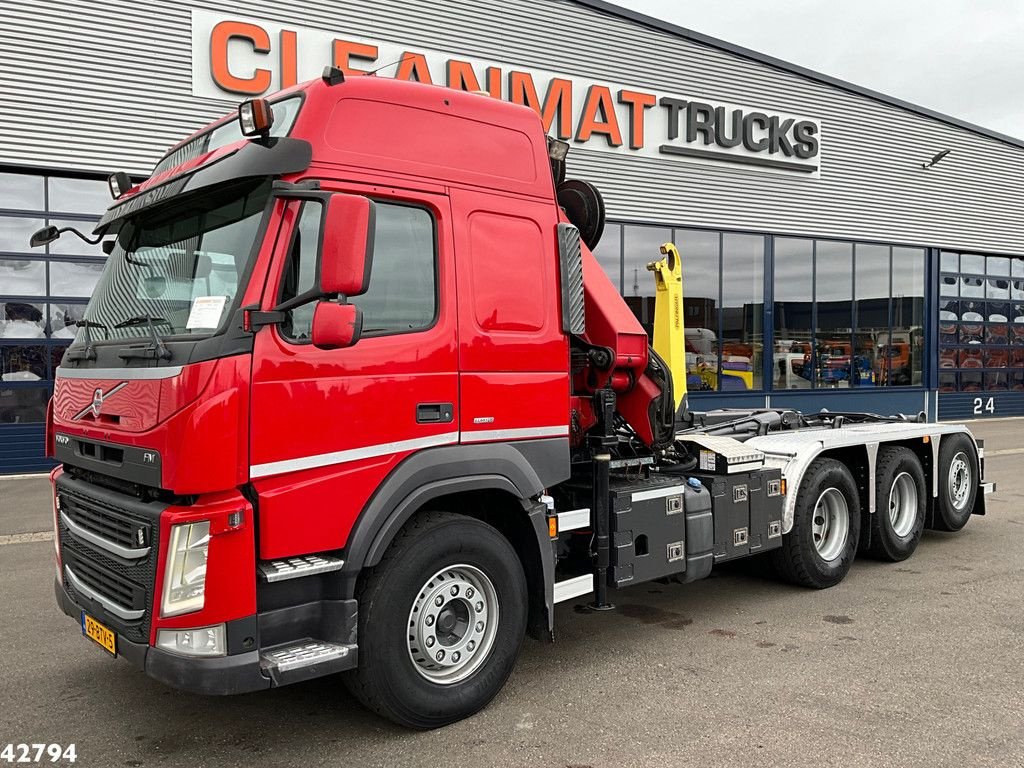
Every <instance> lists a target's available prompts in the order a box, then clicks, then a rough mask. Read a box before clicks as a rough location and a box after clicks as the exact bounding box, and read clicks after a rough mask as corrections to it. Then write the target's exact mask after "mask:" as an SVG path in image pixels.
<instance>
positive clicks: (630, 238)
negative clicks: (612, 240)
mask: <svg viewBox="0 0 1024 768" xmlns="http://www.w3.org/2000/svg"><path fill="white" fill-rule="evenodd" d="M670 242H672V230H671V229H667V228H664V227H635V226H634V227H626V232H625V241H624V243H623V254H624V256H623V262H624V265H623V273H622V279H623V282H624V287H625V291H624V293H625V294H626V296H627V298H628V297H636V296H653V295H654V280H653V279H651V275H650V273H648V271H647V265H648V264H650V263H651V262H652V261H657V260H658V259H660V258H661V251H660V250H659V249H660V248H661V246H662V245H663V244H664V243H670ZM683 263H684V264H685V263H686V259H685V258H684V259H683ZM652 312H653V306H652ZM652 319H653V315H652ZM641 322H650V320H647V319H642V320H641Z"/></svg>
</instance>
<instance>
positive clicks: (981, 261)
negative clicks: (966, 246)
mask: <svg viewBox="0 0 1024 768" xmlns="http://www.w3.org/2000/svg"><path fill="white" fill-rule="evenodd" d="M960 271H961V272H970V273H972V274H975V275H983V274H985V257H984V256H977V255H975V254H973V253H961V254H960Z"/></svg>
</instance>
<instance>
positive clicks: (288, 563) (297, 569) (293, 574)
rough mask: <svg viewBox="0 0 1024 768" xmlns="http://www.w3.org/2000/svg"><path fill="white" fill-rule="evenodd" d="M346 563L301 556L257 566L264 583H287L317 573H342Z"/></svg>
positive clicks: (270, 561) (326, 556) (263, 561)
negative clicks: (288, 580) (286, 581)
mask: <svg viewBox="0 0 1024 768" xmlns="http://www.w3.org/2000/svg"><path fill="white" fill-rule="evenodd" d="M344 565H345V561H344V560H342V559H341V558H340V557H331V556H330V555H299V556H297V557H285V558H282V559H280V560H261V561H260V562H259V564H258V565H257V566H256V567H257V569H258V570H259V573H260V576H262V577H263V580H264V581H268V582H274V581H285V580H286V579H298V578H301V577H302V576H312V575H314V574H317V573H327V572H329V571H340V570H341V569H342V567H343V566H344Z"/></svg>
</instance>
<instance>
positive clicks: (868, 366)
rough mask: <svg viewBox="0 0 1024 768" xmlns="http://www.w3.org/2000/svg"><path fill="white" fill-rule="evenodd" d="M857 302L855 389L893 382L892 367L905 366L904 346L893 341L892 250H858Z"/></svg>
mask: <svg viewBox="0 0 1024 768" xmlns="http://www.w3.org/2000/svg"><path fill="white" fill-rule="evenodd" d="M855 255H856V262H855V266H854V298H855V300H856V311H857V315H856V319H857V330H856V332H855V334H854V337H853V345H854V359H853V378H852V380H851V384H852V385H853V386H875V385H876V384H883V383H888V382H891V381H892V378H891V375H890V374H891V372H892V370H893V368H892V366H894V365H897V366H898V365H901V364H902V362H903V354H904V353H905V352H906V349H905V347H904V346H903V344H902V342H899V341H896V340H895V339H891V338H890V337H889V279H890V274H891V268H890V265H889V246H887V245H865V244H863V243H858V244H857V245H856V246H855Z"/></svg>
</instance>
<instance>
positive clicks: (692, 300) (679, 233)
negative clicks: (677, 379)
mask: <svg viewBox="0 0 1024 768" xmlns="http://www.w3.org/2000/svg"><path fill="white" fill-rule="evenodd" d="M675 244H676V247H677V248H678V249H679V258H680V260H681V261H682V268H683V316H684V318H685V322H684V325H685V329H686V330H685V344H686V387H687V389H689V390H690V391H691V392H700V391H708V390H716V389H718V356H719V350H718V318H719V311H718V309H719V294H720V293H721V284H720V280H719V275H720V269H719V260H720V259H719V251H720V247H721V236H720V235H719V234H718V232H705V231H702V230H698V229H677V230H675Z"/></svg>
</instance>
